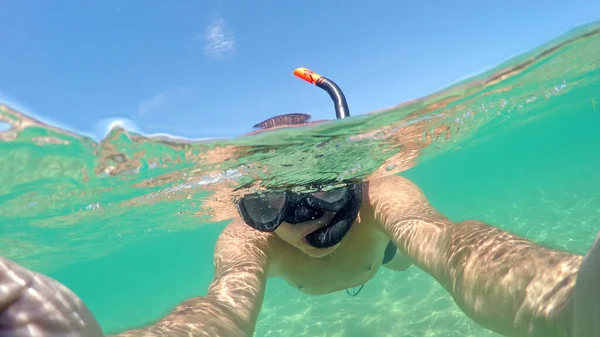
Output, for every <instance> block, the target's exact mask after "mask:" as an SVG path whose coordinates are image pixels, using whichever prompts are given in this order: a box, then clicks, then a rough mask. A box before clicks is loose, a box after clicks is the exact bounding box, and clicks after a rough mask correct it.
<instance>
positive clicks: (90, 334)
mask: <svg viewBox="0 0 600 337" xmlns="http://www.w3.org/2000/svg"><path fill="white" fill-rule="evenodd" d="M0 335H1V336H11V337H29V336H31V337H38V336H48V337H52V336H57V337H58V336H61V337H79V336H81V337H102V336H104V334H103V333H102V329H101V328H100V326H99V325H98V323H97V322H96V320H95V319H94V317H93V316H92V314H91V312H90V311H89V310H88V308H87V307H86V306H85V304H84V303H83V302H82V301H81V299H79V297H77V295H75V294H74V293H73V292H72V291H71V290H69V289H68V288H67V287H65V286H64V285H62V284H61V283H60V282H58V281H56V280H53V279H51V278H49V277H47V276H44V275H42V274H38V273H35V272H33V271H31V270H28V269H26V268H24V267H22V266H20V265H18V264H17V263H15V262H13V261H10V260H8V259H7V258H4V257H1V256H0Z"/></svg>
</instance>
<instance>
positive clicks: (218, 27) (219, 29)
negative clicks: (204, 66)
mask: <svg viewBox="0 0 600 337" xmlns="http://www.w3.org/2000/svg"><path fill="white" fill-rule="evenodd" d="M202 41H203V42H204V47H203V50H204V54H206V56H208V57H210V58H215V59H224V58H227V57H230V56H232V55H233V54H235V36H234V34H233V31H232V30H231V29H229V27H227V21H225V19H223V18H217V19H215V20H213V21H212V22H211V23H210V24H209V25H208V27H206V29H205V31H204V34H203V35H202Z"/></svg>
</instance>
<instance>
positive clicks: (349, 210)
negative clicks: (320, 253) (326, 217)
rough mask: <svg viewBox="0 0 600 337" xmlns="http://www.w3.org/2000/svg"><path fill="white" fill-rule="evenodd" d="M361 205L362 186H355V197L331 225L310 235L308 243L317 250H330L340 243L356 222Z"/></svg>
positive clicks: (335, 217) (307, 237)
mask: <svg viewBox="0 0 600 337" xmlns="http://www.w3.org/2000/svg"><path fill="white" fill-rule="evenodd" d="M361 203H362V188H361V185H355V187H354V195H353V196H352V198H350V200H348V203H346V205H345V206H344V207H343V208H342V209H340V210H339V211H338V212H337V213H336V214H335V216H334V217H333V219H331V221H330V222H329V224H327V225H326V226H325V227H323V228H319V229H318V230H316V231H314V232H312V233H310V234H308V235H307V236H306V238H305V239H306V242H307V243H308V244H309V245H311V246H313V247H315V248H329V247H333V246H335V245H337V244H338V243H340V241H342V239H343V238H344V237H345V236H346V234H348V231H350V228H351V227H352V224H353V223H354V220H356V217H357V216H358V212H359V210H360V205H361Z"/></svg>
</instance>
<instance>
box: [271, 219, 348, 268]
mask: <svg viewBox="0 0 600 337" xmlns="http://www.w3.org/2000/svg"><path fill="white" fill-rule="evenodd" d="M335 214H336V212H325V214H323V216H322V217H320V218H318V219H314V220H310V221H306V222H302V223H298V224H295V225H292V224H290V223H287V222H282V223H281V225H280V226H279V227H278V228H277V229H276V230H275V234H277V236H279V237H280V238H281V239H282V240H283V241H285V242H287V243H289V244H290V245H292V246H294V247H296V248H298V249H299V250H300V251H302V252H303V253H304V254H306V255H308V256H311V257H316V258H319V257H323V256H326V255H329V254H331V253H332V252H333V251H334V250H335V249H336V248H337V247H338V246H339V243H338V244H336V245H334V246H332V247H329V248H315V247H313V246H311V245H309V244H308V243H307V242H306V236H307V235H308V234H310V233H312V232H314V231H316V230H317V229H319V228H322V227H324V226H325V225H327V223H328V222H329V221H330V220H331V219H332V218H333V216H334V215H335Z"/></svg>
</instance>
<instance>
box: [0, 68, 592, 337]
mask: <svg viewBox="0 0 600 337" xmlns="http://www.w3.org/2000/svg"><path fill="white" fill-rule="evenodd" d="M310 76H313V75H310ZM317 76H318V75H317ZM346 112H347V109H346ZM339 115H340V114H338V116H339ZM237 206H238V211H239V214H240V216H239V217H238V218H236V219H234V220H233V221H232V222H231V223H230V224H229V225H228V226H227V227H226V228H225V229H224V230H223V232H222V233H221V235H220V236H219V239H218V240H217V243H216V247H215V251H214V264H215V276H214V279H213V282H212V283H211V285H210V287H209V289H208V293H207V295H206V296H203V297H195V298H191V299H188V300H186V301H184V302H183V303H181V304H179V305H178V306H177V307H175V308H174V309H173V310H172V311H171V312H170V313H169V314H168V315H166V316H165V317H164V318H162V319H160V320H159V321H157V322H155V323H153V324H151V325H150V326H147V327H143V328H139V329H134V330H129V331H125V332H123V333H120V334H118V335H117V336H120V337H126V336H149V337H152V336H211V337H212V336H227V337H229V336H252V335H253V333H254V329H255V325H256V320H257V317H258V314H259V311H260V309H261V306H262V302H263V298H264V293H265V287H266V281H267V278H269V277H280V278H283V279H285V280H287V281H288V282H289V283H290V284H292V285H294V286H296V287H297V288H298V289H299V290H300V291H302V292H305V293H308V294H315V295H318V294H327V293H331V292H335V291H340V290H344V289H347V288H352V287H355V286H359V285H361V284H364V283H366V282H367V281H369V280H370V279H371V278H372V277H373V276H374V275H375V274H376V273H377V271H378V269H379V268H380V267H381V266H382V265H385V266H389V267H390V268H392V269H396V270H405V269H406V268H407V267H408V266H410V265H411V264H413V265H415V266H416V267H418V268H420V269H422V270H423V271H425V272H426V273H428V274H429V275H431V276H432V277H433V278H434V279H435V280H436V281H438V282H439V283H440V284H441V285H442V286H443V287H444V288H445V289H446V290H447V291H448V293H449V294H450V295H451V296H452V297H453V298H454V300H455V302H456V303H457V305H458V306H459V307H460V308H461V310H462V311H463V312H464V313H465V314H466V315H467V316H469V317H470V318H471V319H472V320H473V321H475V322H476V323H478V324H479V325H481V326H483V327H485V328H487V329H489V330H492V331H495V332H497V333H499V334H502V335H505V336H515V337H520V336H530V337H538V336H539V337H559V336H560V337H592V336H600V305H599V303H598V300H599V298H598V296H599V295H600V235H599V236H598V237H597V238H596V240H595V242H594V243H593V245H592V248H591V249H590V250H589V252H588V254H587V255H586V257H585V258H582V257H581V256H578V255H574V254H570V253H567V252H562V251H558V250H553V249H549V248H545V247H542V246H540V245H537V244H535V243H533V242H530V241H528V240H526V239H523V238H520V237H518V236H516V235H513V234H511V233H508V232H506V231H503V230H501V229H499V228H496V227H492V226H490V225H487V224H485V223H482V222H480V221H475V220H469V221H463V222H459V223H455V222H452V221H451V220H449V219H448V218H447V217H445V216H444V215H443V214H441V213H439V212H438V211H437V210H435V209H434V208H433V207H432V206H431V205H430V204H429V202H428V200H427V198H426V197H425V195H424V194H423V192H422V191H421V190H420V189H419V188H418V187H417V186H416V185H415V184H414V183H412V182H411V181H409V180H408V179H405V178H403V177H400V176H388V177H384V178H380V179H376V180H374V181H370V182H367V183H356V184H348V185H346V186H342V187H337V188H333V189H329V190H327V189H323V190H317V191H315V192H313V193H304V194H299V193H293V192H291V191H280V192H264V193H256V194H249V195H246V196H244V197H243V198H242V199H241V200H240V201H239V203H238V205H237ZM390 242H391V243H390ZM396 247H397V248H396ZM394 253H395V254H394ZM384 262H387V263H384ZM53 335H56V336H58V335H60V336H93V337H96V336H103V334H102V331H101V329H100V327H99V326H98V324H97V323H96V321H95V320H94V318H93V316H92V315H91V314H90V312H89V311H88V310H87V308H86V307H85V305H84V304H83V303H82V302H81V301H80V300H79V299H78V298H77V296H76V295H75V294H73V293H72V292H70V291H69V290H68V289H66V288H65V287H64V286H62V285H61V284H59V283H58V282H56V281H54V280H51V279H49V278H47V277H45V276H43V275H39V274H36V273H33V272H31V271H29V270H27V269H25V268H23V267H21V266H19V265H17V264H15V263H14V262H11V261H9V260H6V259H0V336H53Z"/></svg>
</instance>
